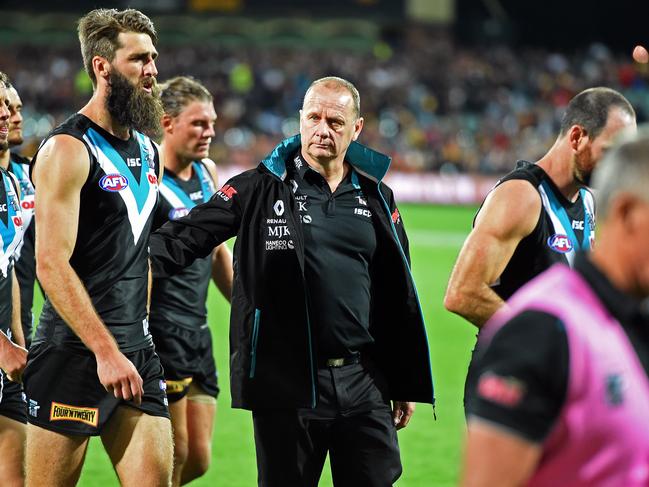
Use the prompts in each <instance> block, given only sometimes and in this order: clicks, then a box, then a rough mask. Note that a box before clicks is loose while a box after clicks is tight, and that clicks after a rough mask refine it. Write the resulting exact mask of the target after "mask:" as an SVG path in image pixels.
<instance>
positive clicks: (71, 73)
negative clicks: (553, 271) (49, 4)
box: [0, 26, 649, 175]
mask: <svg viewBox="0 0 649 487" xmlns="http://www.w3.org/2000/svg"><path fill="white" fill-rule="evenodd" d="M159 34H160V38H161V41H163V39H164V35H165V33H164V31H161V32H160V33H159ZM159 51H160V57H159V62H158V70H159V76H158V81H164V80H165V79H167V78H169V77H171V76H175V75H179V74H188V75H192V76H194V77H196V78H198V79H199V80H201V81H202V82H203V83H204V84H205V85H206V86H207V88H208V89H209V90H210V91H211V92H212V93H213V94H214V98H215V105H216V109H217V113H218V117H219V119H218V123H217V136H216V140H215V141H214V143H213V145H212V157H213V158H214V160H216V161H217V163H219V164H235V165H237V166H243V167H251V166H252V165H254V164H256V163H257V161H258V160H259V159H260V158H261V157H262V156H263V155H265V154H267V153H268V152H269V151H270V150H272V148H273V147H274V146H275V144H276V143H277V141H278V140H280V139H281V138H283V137H285V136H288V135H292V134H294V133H296V132H297V130H298V118H297V111H298V109H299V107H300V106H301V99H300V94H301V93H304V91H305V89H306V87H307V86H308V85H309V83H310V82H311V81H312V80H313V79H316V78H318V77H321V76H324V75H330V74H333V75H339V76H342V77H344V78H347V79H350V80H351V81H353V82H354V83H355V84H356V85H357V86H358V88H359V91H360V93H361V108H362V111H363V115H364V116H365V120H366V123H365V129H364V131H363V134H362V136H361V140H362V141H363V142H364V143H366V144H367V145H369V146H371V147H373V148H375V149H377V150H379V151H382V152H384V153H387V154H390V155H392V156H393V160H394V162H393V169H398V170H400V171H403V172H418V171H429V172H440V173H442V174H455V173H469V174H484V175H494V174H501V173H504V172H507V171H508V170H509V169H510V168H511V167H512V166H513V164H514V162H515V161H516V160H517V159H520V158H528V159H532V160H534V159H535V158H537V157H539V156H540V155H542V154H543V153H544V152H545V150H547V148H548V147H549V146H550V145H552V143H553V142H554V137H555V136H556V133H557V128H558V124H559V117H560V114H561V112H562V109H563V108H564V106H565V104H566V103H567V102H568V100H569V99H570V98H571V97H572V96H573V95H574V94H576V93H577V92H579V91H581V90H582V89H584V88H587V87H590V86H596V85H605V86H609V87H612V88H615V89H617V90H619V91H621V92H622V93H623V94H624V95H625V96H626V97H627V98H628V99H629V100H630V101H631V103H633V105H634V106H635V107H636V110H637V112H638V120H639V121H644V120H645V119H646V118H647V116H646V115H647V114H648V113H649V96H648V95H649V87H648V82H649V73H648V72H647V70H646V66H636V65H633V64H631V63H630V57H629V55H628V53H614V52H611V51H610V50H609V49H608V48H607V47H606V46H604V45H601V44H595V45H591V46H590V47H589V48H588V49H584V50H580V51H577V52H573V53H571V54H566V53H556V52H551V51H548V50H543V49H536V48H535V49H526V48H516V47H511V46H505V45H489V46H482V47H471V48H467V47H463V46H460V45H458V44H457V43H455V42H454V41H453V40H452V37H451V35H449V34H448V33H447V32H446V31H444V30H440V29H434V28H423V27H421V28H419V27H414V26H413V28H410V29H404V32H403V33H400V34H399V35H392V36H390V37H389V39H388V40H383V41H379V42H377V43H376V44H375V45H374V47H373V48H372V49H369V50H367V49H366V50H362V51H358V50H352V49H345V50H343V49H336V50H333V49H317V50H314V49H313V48H307V47H306V46H301V45H295V46H294V47H291V48H287V47H264V46H263V45H242V46H232V47H214V46H213V45H205V44H200V43H199V44H196V45H191V46H187V45H184V46H179V45H175V46H166V45H165V44H164V42H161V45H160V46H159ZM0 65H1V66H2V67H3V70H5V71H6V72H7V73H8V74H9V75H10V76H11V77H12V80H13V82H14V84H15V85H16V87H17V88H18V90H19V92H20V94H21V96H22V99H23V103H24V105H25V108H24V115H25V118H26V120H25V133H26V136H27V138H28V139H31V140H32V145H34V144H37V143H38V141H39V140H40V138H41V137H43V136H44V135H45V134H47V132H48V131H49V130H50V129H51V128H52V126H54V125H55V124H58V123H59V122H60V121H62V120H63V119H65V118H66V117H67V116H68V115H69V114H71V113H72V112H74V111H76V110H77V109H79V108H80V107H81V106H82V105H83V103H84V102H85V100H87V98H88V94H89V92H90V91H91V90H92V86H91V84H90V81H89V79H88V78H87V76H86V75H85V73H84V72H83V70H82V68H81V56H80V53H79V52H78V48H77V47H76V46H75V45H71V46H69V47H66V46H34V45H30V44H28V43H25V44H18V45H13V46H11V47H10V48H7V46H5V47H3V49H1V50H0ZM33 148H34V147H31V148H27V149H26V150H25V151H24V152H26V153H29V152H30V150H33Z"/></svg>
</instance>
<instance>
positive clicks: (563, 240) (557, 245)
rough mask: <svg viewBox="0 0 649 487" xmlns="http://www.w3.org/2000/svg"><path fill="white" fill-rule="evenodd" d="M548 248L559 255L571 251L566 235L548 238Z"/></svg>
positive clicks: (556, 234) (570, 244) (555, 235)
mask: <svg viewBox="0 0 649 487" xmlns="http://www.w3.org/2000/svg"><path fill="white" fill-rule="evenodd" d="M548 247H550V248H551V249H552V250H554V251H555V252H559V253H560V254H566V253H568V252H570V251H571V250H572V242H571V241H570V239H569V238H568V236H567V235H562V234H560V233H555V234H554V235H552V236H551V237H550V238H548Z"/></svg>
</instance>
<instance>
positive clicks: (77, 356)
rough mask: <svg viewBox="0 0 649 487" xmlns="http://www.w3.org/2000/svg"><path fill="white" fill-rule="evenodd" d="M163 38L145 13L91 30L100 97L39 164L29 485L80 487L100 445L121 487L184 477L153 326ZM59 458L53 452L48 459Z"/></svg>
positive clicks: (92, 19)
mask: <svg viewBox="0 0 649 487" xmlns="http://www.w3.org/2000/svg"><path fill="white" fill-rule="evenodd" d="M156 39H157V37H156V33H155V28H154V26H153V24H152V23H151V21H150V20H149V19H148V17H146V16H145V15H144V14H142V13H141V12H138V11H137V10H124V11H119V12H118V11H117V10H106V9H98V10H93V11H92V12H90V13H88V14H86V15H85V16H84V17H82V18H81V19H80V21H79V40H80V42H81V51H82V54H83V60H84V65H85V68H86V71H87V72H88V75H89V76H90V78H91V80H92V82H93V85H94V93H93V95H92V98H91V99H90V101H89V102H88V104H87V105H86V106H84V107H83V108H82V109H81V110H80V111H79V112H78V113H77V114H75V115H73V116H72V117H70V118H69V119H68V120H67V121H66V122H64V123H63V124H62V125H61V126H59V127H58V128H56V129H54V131H53V132H52V133H51V134H50V135H49V136H48V137H47V138H46V140H45V141H44V143H43V144H42V145H41V147H40V149H39V151H38V153H37V154H36V155H35V156H34V159H33V161H32V180H33V182H34V187H35V188H36V224H37V229H36V252H37V255H36V262H37V272H38V278H39V281H40V282H41V284H42V286H43V289H44V291H45V293H46V295H47V300H46V302H45V304H44V306H43V311H42V313H41V316H40V321H39V326H38V329H37V332H36V335H35V336H34V340H33V343H32V347H31V349H30V354H29V358H28V364H27V368H26V369H25V373H24V378H25V391H26V393H27V396H28V398H29V416H28V419H29V421H30V425H29V426H28V432H27V448H26V481H27V483H28V484H29V485H31V486H38V485H43V486H57V485H72V484H75V483H76V481H77V480H78V478H79V474H80V472H81V467H82V465H83V460H84V456H85V451H86V448H87V445H88V436H90V435H101V438H102V442H103V444H104V447H105V448H106V451H107V453H108V456H109V457H110V459H111V461H112V462H113V465H114V467H115V470H116V472H117V475H118V476H119V479H120V482H121V484H122V485H137V486H145V485H146V486H149V485H150V486H153V485H155V486H158V485H167V484H169V483H170V481H171V470H172V464H173V450H172V440H171V423H170V421H169V413H168V409H167V399H166V395H165V392H164V380H163V375H162V367H161V365H160V360H159V359H158V357H157V355H156V354H155V352H154V348H153V343H152V339H151V335H150V333H149V331H148V324H147V309H146V305H147V284H148V243H149V232H150V229H151V224H152V221H153V211H154V209H155V205H156V202H157V196H158V184H157V181H158V178H159V177H160V176H161V171H162V168H161V165H160V162H159V157H158V151H157V148H156V147H155V145H154V144H153V143H152V142H151V141H150V139H149V138H148V137H146V136H145V135H143V133H150V132H153V131H155V130H156V129H157V127H158V126H159V121H160V117H161V115H162V107H161V104H160V101H159V99H158V98H157V87H156V84H155V76H156V75H157V70H156V66H155V58H156V57H157V52H156V49H155V46H154V44H155V42H156ZM46 453H47V454H46Z"/></svg>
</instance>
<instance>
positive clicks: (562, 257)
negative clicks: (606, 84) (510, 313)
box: [444, 88, 636, 387]
mask: <svg viewBox="0 0 649 487" xmlns="http://www.w3.org/2000/svg"><path fill="white" fill-rule="evenodd" d="M635 127H636V122H635V111H634V110H633V107H632V106H631V104H630V103H629V102H628V101H627V100H626V98H624V96H622V95H621V94H620V93H618V92H617V91H615V90H611V89H609V88H591V89H588V90H585V91H583V92H581V93H579V94H578V95H576V96H575V97H574V98H573V99H572V100H571V101H570V103H569V104H568V107H567V109H566V112H565V114H564V116H563V119H562V121H561V129H560V132H559V136H558V138H557V140H556V142H555V144H554V145H553V146H552V148H551V149H550V150H549V151H548V152H547V153H546V154H545V155H544V156H543V157H542V158H541V159H540V160H539V161H538V162H536V163H534V164H533V163H529V162H527V161H519V163H518V164H517V168H516V169H515V170H514V171H512V172H511V173H509V174H508V175H507V176H505V177H504V178H502V179H501V180H500V181H499V182H498V184H497V185H496V187H495V188H494V189H493V190H492V191H491V192H490V193H489V195H488V196H487V198H486V199H485V201H484V203H483V205H482V207H481V208H480V210H479V211H478V214H477V215H476V217H475V223H474V228H473V230H472V231H471V233H470V234H469V236H468V237H467V239H466V241H465V242H464V245H463V247H462V250H461V251H460V255H459V256H458V258H457V261H456V263H455V267H454V268H453V272H452V274H451V277H450V280H449V283H448V289H447V290H446V296H445V298H444V305H445V306H446V308H447V309H448V310H449V311H452V312H454V313H457V314H459V315H460V316H463V317H464V318H466V319H467V320H469V321H470V322H471V323H473V324H474V325H476V326H477V327H478V328H480V327H481V326H482V325H483V324H484V323H485V322H486V321H487V320H488V319H489V318H490V317H491V316H492V315H493V314H494V313H495V312H496V310H498V309H499V308H501V307H502V306H503V305H504V303H505V301H506V300H507V299H509V297H510V296H511V295H512V294H514V292H515V291H516V290H518V289H519V288H520V287H521V286H522V285H523V284H525V283H526V282H528V281H529V280H530V279H532V278H533V277H534V276H536V275H538V274H539V273H541V272H543V271H544V270H546V269H548V268H549V267H550V266H551V265H552V264H554V263H556V262H564V263H572V261H573V259H574V255H575V253H576V251H577V250H588V249H590V247H591V241H592V239H593V238H594V226H595V211H594V204H593V197H592V194H591V193H590V192H589V191H588V190H587V189H586V188H585V186H586V185H587V184H588V182H589V179H590V174H591V172H592V171H593V169H594V168H595V165H596V164H597V161H598V160H599V159H600V158H601V157H602V155H603V154H604V153H605V151H606V150H607V149H608V147H609V146H610V145H611V144H612V143H613V140H614V138H615V136H616V135H617V134H618V133H619V132H620V131H622V130H623V129H630V130H635ZM472 368H473V360H472V362H471V364H470V365H469V373H468V376H467V387H468V385H469V382H470V381H471V380H472V376H473V374H472Z"/></svg>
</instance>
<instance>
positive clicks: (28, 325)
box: [9, 153, 36, 346]
mask: <svg viewBox="0 0 649 487" xmlns="http://www.w3.org/2000/svg"><path fill="white" fill-rule="evenodd" d="M9 172H11V173H12V174H13V175H14V176H16V179H18V185H19V187H20V193H21V198H20V206H21V209H22V213H23V228H24V229H25V232H24V235H23V240H22V243H21V244H20V245H19V246H18V248H17V249H16V267H15V269H16V278H17V279H18V284H20V319H21V322H22V325H23V333H24V335H25V342H26V343H27V345H28V346H29V343H30V341H31V336H32V305H33V303H34V283H35V281H36V259H35V258H34V244H35V240H36V224H35V222H34V185H33V184H32V182H31V180H30V179H29V159H27V158H26V157H23V156H21V155H18V154H14V153H10V162H9Z"/></svg>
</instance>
